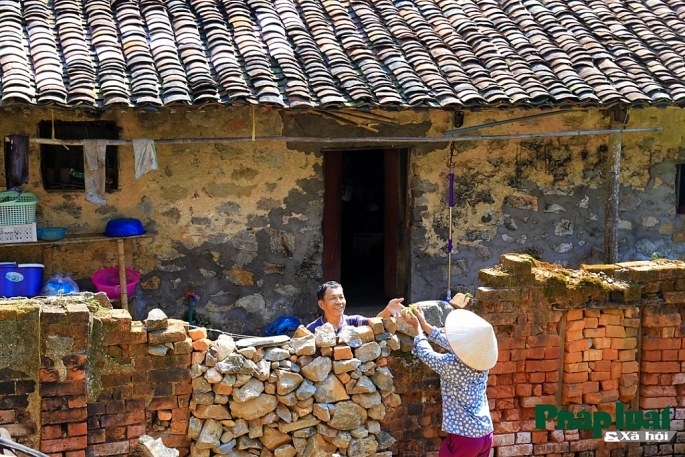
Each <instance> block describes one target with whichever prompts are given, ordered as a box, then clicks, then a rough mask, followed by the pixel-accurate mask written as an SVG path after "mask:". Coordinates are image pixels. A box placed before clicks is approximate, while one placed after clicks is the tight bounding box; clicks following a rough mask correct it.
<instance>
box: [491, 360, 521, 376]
mask: <svg viewBox="0 0 685 457" xmlns="http://www.w3.org/2000/svg"><path fill="white" fill-rule="evenodd" d="M516 371H517V370H516V362H501V363H500V362H498V363H497V364H496V365H495V366H494V367H492V369H491V370H490V374H491V375H493V374H502V373H515V372H516Z"/></svg>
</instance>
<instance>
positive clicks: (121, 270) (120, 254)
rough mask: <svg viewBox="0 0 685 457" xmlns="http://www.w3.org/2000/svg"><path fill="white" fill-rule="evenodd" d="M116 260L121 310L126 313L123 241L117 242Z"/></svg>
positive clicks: (126, 296) (126, 295) (126, 298)
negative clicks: (117, 263)
mask: <svg viewBox="0 0 685 457" xmlns="http://www.w3.org/2000/svg"><path fill="white" fill-rule="evenodd" d="M117 260H118V261H119V288H120V289H121V309H125V310H126V311H128V294H127V293H126V253H125V249H124V240H122V239H121V238H120V239H118V240H117Z"/></svg>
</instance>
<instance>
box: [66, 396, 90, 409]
mask: <svg viewBox="0 0 685 457" xmlns="http://www.w3.org/2000/svg"><path fill="white" fill-rule="evenodd" d="M67 405H68V406H69V408H85V407H86V406H88V403H87V402H86V397H85V396H84V395H78V396H75V397H67Z"/></svg>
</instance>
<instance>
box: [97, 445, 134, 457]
mask: <svg viewBox="0 0 685 457" xmlns="http://www.w3.org/2000/svg"><path fill="white" fill-rule="evenodd" d="M130 448H131V446H130V443H129V442H128V441H119V442H114V443H103V444H95V445H92V446H88V452H87V455H88V457H104V456H109V455H120V454H128V453H129V450H130Z"/></svg>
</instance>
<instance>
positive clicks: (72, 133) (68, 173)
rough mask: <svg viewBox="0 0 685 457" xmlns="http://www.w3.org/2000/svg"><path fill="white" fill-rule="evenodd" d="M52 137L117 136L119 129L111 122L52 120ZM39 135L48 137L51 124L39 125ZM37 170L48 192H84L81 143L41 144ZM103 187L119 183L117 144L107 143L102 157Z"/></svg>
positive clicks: (115, 187) (110, 186)
mask: <svg viewBox="0 0 685 457" xmlns="http://www.w3.org/2000/svg"><path fill="white" fill-rule="evenodd" d="M54 125H55V138H58V139H60V140H85V139H107V140H117V139H119V129H118V128H117V125H116V123H114V122H99V121H96V122H60V121H55V124H54ZM38 130H39V135H40V137H41V138H51V136H52V123H51V122H50V121H43V122H40V123H39V124H38ZM40 153H41V157H40V169H41V176H42V179H43V187H44V188H45V190H47V191H64V192H73V191H85V182H84V177H83V173H84V171H85V169H84V160H83V146H69V149H66V148H65V147H64V146H56V145H47V144H43V145H41V147H40ZM105 167H106V171H105V190H106V191H113V190H116V189H117V188H118V186H119V162H118V151H117V147H116V146H107V152H106V160H105Z"/></svg>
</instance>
